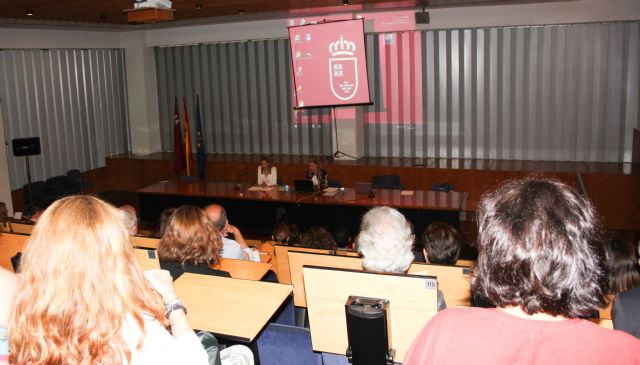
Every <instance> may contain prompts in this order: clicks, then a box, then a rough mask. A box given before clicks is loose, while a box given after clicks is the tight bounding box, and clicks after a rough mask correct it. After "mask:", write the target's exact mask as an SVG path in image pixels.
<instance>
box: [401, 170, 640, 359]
mask: <svg viewBox="0 0 640 365" xmlns="http://www.w3.org/2000/svg"><path fill="white" fill-rule="evenodd" d="M478 213H479V215H478V225H479V232H478V262H477V265H476V267H475V269H474V271H473V274H472V279H471V280H472V281H471V284H472V289H473V290H474V291H475V292H477V293H478V294H480V295H481V296H484V297H486V298H488V299H489V300H490V301H492V302H493V303H495V304H496V306H497V308H493V309H484V308H454V309H447V310H445V311H441V312H439V313H438V314H437V315H435V316H434V317H433V318H432V319H431V321H429V323H427V325H426V327H425V328H424V329H423V330H422V331H421V332H420V333H419V334H418V336H417V337H416V339H415V340H414V342H413V344H412V345H411V347H410V348H409V350H408V351H407V354H406V356H405V358H404V364H405V365H415V364H434V365H437V364H470V363H472V364H492V365H495V364H497V365H500V364H509V365H512V364H640V340H638V339H636V338H634V337H633V336H630V335H628V334H626V333H623V332H621V331H613V330H608V329H604V328H601V327H599V326H597V325H595V324H593V323H591V322H589V321H586V320H583V319H579V318H580V317H585V316H589V315H590V314H592V313H593V312H595V311H597V310H598V308H602V307H604V306H605V305H606V304H607V298H606V293H607V290H608V282H607V272H606V263H605V259H604V248H603V246H602V245H601V244H598V243H597V239H598V236H599V229H598V225H597V219H596V214H595V211H594V208H593V206H592V205H591V203H590V202H589V201H588V200H587V199H586V198H584V197H582V196H581V195H579V194H578V193H577V192H576V191H575V190H574V189H572V188H571V187H569V186H567V185H565V184H564V183H561V182H559V181H555V180H548V179H540V178H528V179H524V180H514V181H510V182H507V183H506V184H504V185H503V186H501V187H500V188H499V189H498V190H497V191H495V192H493V193H490V194H488V195H485V196H484V197H483V198H482V200H481V202H480V205H479V212H478Z"/></svg>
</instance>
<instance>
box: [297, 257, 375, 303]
mask: <svg viewBox="0 0 640 365" xmlns="http://www.w3.org/2000/svg"><path fill="white" fill-rule="evenodd" d="M288 255H289V270H290V272H291V284H293V300H294V303H295V304H296V307H306V306H307V298H306V293H305V290H304V277H303V275H302V267H303V266H317V267H334V268H341V269H353V270H362V259H360V258H358V257H349V256H334V255H330V254H316V253H308V252H297V251H293V250H291V251H289V253H288Z"/></svg>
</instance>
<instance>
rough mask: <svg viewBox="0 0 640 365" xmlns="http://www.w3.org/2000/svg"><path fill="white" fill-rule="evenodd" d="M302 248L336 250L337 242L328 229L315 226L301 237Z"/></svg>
mask: <svg viewBox="0 0 640 365" xmlns="http://www.w3.org/2000/svg"><path fill="white" fill-rule="evenodd" d="M300 244H301V245H302V247H308V248H316V249H320V250H335V249H336V241H335V240H334V239H333V237H332V236H331V233H329V231H327V229H326V228H324V227H320V226H313V227H311V228H309V230H307V231H306V232H305V233H304V234H303V235H302V236H301V237H300Z"/></svg>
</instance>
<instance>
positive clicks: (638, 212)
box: [88, 153, 640, 231]
mask: <svg viewBox="0 0 640 365" xmlns="http://www.w3.org/2000/svg"><path fill="white" fill-rule="evenodd" d="M268 157H269V158H270V159H271V161H272V162H273V163H274V165H276V166H277V168H278V177H279V178H280V179H281V180H282V181H283V182H284V183H285V184H289V185H292V184H293V180H294V179H299V178H304V176H305V171H306V169H307V160H308V158H309V157H308V156H288V155H271V156H268ZM259 159H260V156H259V155H229V154H208V155H207V170H206V181H229V182H241V183H253V182H254V181H255V179H256V170H257V166H258V161H259ZM194 160H195V156H194ZM323 163H324V168H325V169H326V170H327V171H328V174H329V178H330V179H332V180H338V181H340V182H341V183H342V185H343V186H346V187H352V186H353V183H354V182H359V181H370V179H371V176H373V175H385V174H396V175H399V176H400V179H401V182H402V184H403V185H404V186H405V188H406V189H412V190H428V189H430V187H431V185H432V184H434V183H442V182H449V183H451V184H453V185H454V186H455V188H456V190H457V191H464V192H467V193H468V194H469V196H468V198H467V201H466V206H465V210H466V211H467V212H469V213H470V214H467V218H468V219H471V218H472V217H473V213H474V212H475V211H476V209H477V203H478V201H479V199H480V197H481V196H482V194H483V193H484V192H485V191H489V190H491V189H494V188H495V187H496V186H498V185H499V184H500V183H501V182H503V181H504V180H507V179H513V178H522V177H525V176H528V175H530V174H538V175H543V176H550V177H555V178H557V179H560V180H562V181H565V182H567V183H569V184H571V185H573V186H576V185H577V176H578V174H579V175H580V177H581V178H582V180H583V182H584V186H585V188H586V192H587V195H588V196H589V198H590V199H591V200H592V201H593V202H594V204H595V206H596V208H597V209H598V212H599V214H600V216H601V218H602V221H603V224H604V226H605V227H606V228H607V229H612V230H627V231H640V167H639V166H638V164H616V163H588V162H551V161H512V160H473V159H420V158H375V157H367V158H361V159H358V160H356V161H342V160H341V161H333V162H332V163H329V162H327V161H323ZM194 166H195V164H194ZM88 175H89V176H90V177H92V178H93V179H95V181H96V183H97V184H98V187H99V189H100V190H101V191H129V192H137V191H138V190H139V189H141V188H143V187H145V186H149V185H152V184H155V183H157V182H160V181H162V180H175V179H176V175H175V173H174V162H173V154H172V153H153V154H149V155H142V156H139V155H131V154H122V155H117V156H112V157H109V158H107V160H106V167H104V168H101V169H97V170H93V171H91V172H89V173H88ZM472 226H473V224H471V227H472Z"/></svg>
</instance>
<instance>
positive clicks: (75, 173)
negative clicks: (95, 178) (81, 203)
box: [67, 169, 97, 195]
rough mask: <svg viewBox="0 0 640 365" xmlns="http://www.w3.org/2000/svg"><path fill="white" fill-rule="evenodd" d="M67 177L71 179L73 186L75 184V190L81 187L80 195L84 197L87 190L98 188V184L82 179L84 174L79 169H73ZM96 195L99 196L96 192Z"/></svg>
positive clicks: (68, 172)
mask: <svg viewBox="0 0 640 365" xmlns="http://www.w3.org/2000/svg"><path fill="white" fill-rule="evenodd" d="M67 177H68V178H69V181H70V182H71V184H73V186H74V188H77V187H78V186H79V187H80V194H83V195H84V193H85V191H86V190H87V189H95V187H96V184H95V183H94V182H92V181H84V179H83V178H82V174H81V173H80V170H78V169H72V170H69V171H67ZM96 195H97V191H96Z"/></svg>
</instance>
